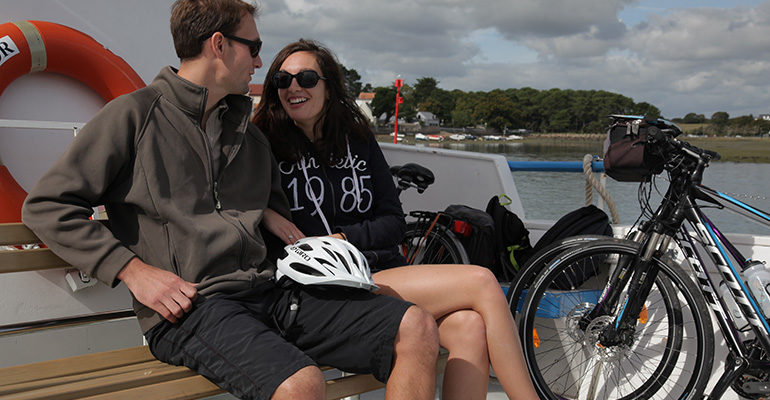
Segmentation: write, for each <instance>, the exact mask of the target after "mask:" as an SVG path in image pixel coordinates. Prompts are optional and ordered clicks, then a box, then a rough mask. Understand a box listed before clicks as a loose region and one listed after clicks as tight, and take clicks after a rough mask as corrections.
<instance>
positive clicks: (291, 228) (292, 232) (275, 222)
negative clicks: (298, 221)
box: [262, 208, 305, 244]
mask: <svg viewBox="0 0 770 400" xmlns="http://www.w3.org/2000/svg"><path fill="white" fill-rule="evenodd" d="M262 223H263V224H264V225H265V228H267V230H268V231H270V232H271V233H272V234H273V235H275V236H278V238H279V239H281V240H283V242H284V243H286V244H293V243H294V242H296V241H297V240H300V239H302V238H304V237H305V234H304V233H302V231H300V230H299V228H297V226H296V225H294V223H292V222H291V221H289V220H288V219H286V218H284V216H283V215H281V214H278V213H277V212H275V211H273V210H271V209H269V208H266V209H265V213H264V215H263V216H262Z"/></svg>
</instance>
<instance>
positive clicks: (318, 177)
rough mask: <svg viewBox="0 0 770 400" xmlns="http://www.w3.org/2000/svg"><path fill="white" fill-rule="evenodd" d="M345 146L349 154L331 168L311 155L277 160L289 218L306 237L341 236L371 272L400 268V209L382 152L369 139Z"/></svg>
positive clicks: (402, 225)
mask: <svg viewBox="0 0 770 400" xmlns="http://www.w3.org/2000/svg"><path fill="white" fill-rule="evenodd" d="M349 144H350V152H349V154H348V155H347V156H346V157H345V158H344V159H343V160H341V161H339V162H337V163H335V164H334V165H331V166H327V165H324V164H323V163H321V162H319V160H318V157H317V156H316V155H314V154H306V155H305V157H304V158H303V159H302V160H300V161H297V162H291V161H285V160H280V159H279V160H278V169H279V170H280V172H281V188H282V189H283V191H284V193H286V197H288V199H289V204H290V207H291V215H292V220H293V221H294V224H296V225H297V227H298V228H299V229H300V230H301V231H302V232H303V233H304V234H305V235H306V236H324V235H328V234H330V233H339V232H342V233H344V234H345V236H346V237H347V240H348V241H349V242H350V243H352V244H353V245H355V246H356V247H358V248H359V249H360V250H361V251H362V252H363V253H364V255H366V258H367V260H368V261H369V265H370V268H371V269H372V271H377V270H381V269H386V268H392V267H396V266H401V265H404V264H405V263H406V259H405V258H404V257H403V256H402V255H401V253H400V252H399V250H398V248H397V245H398V244H399V243H401V241H402V240H403V238H404V232H405V231H406V222H405V220H404V211H403V209H402V208H401V203H400V201H399V199H398V193H397V191H396V187H395V185H394V184H393V178H392V177H391V175H390V169H389V166H388V164H387V162H386V161H385V157H384V156H383V155H382V150H381V149H380V146H379V145H378V144H377V141H376V140H375V139H374V138H373V137H372V138H370V140H368V141H364V140H362V139H359V138H350V142H349ZM314 198H315V199H317V202H315V201H314V200H313V199H314ZM316 203H317V204H316ZM318 207H320V210H321V212H320V213H319V212H318V209H317V208H318ZM324 220H325V221H326V222H324ZM327 226H328V230H327Z"/></svg>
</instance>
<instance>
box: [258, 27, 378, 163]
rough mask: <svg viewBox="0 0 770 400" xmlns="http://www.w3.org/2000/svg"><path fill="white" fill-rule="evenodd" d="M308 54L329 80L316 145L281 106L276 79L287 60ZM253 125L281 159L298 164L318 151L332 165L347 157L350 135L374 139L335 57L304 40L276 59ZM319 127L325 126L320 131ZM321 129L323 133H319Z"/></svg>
mask: <svg viewBox="0 0 770 400" xmlns="http://www.w3.org/2000/svg"><path fill="white" fill-rule="evenodd" d="M300 51H306V52H308V53H311V54H313V56H315V59H316V62H317V63H318V66H319V67H320V68H321V71H320V72H321V75H323V76H324V77H326V80H325V81H323V82H324V83H325V84H326V91H327V94H328V96H327V99H328V100H326V103H325V105H324V109H323V110H322V111H321V113H322V117H321V118H319V119H318V121H317V122H316V126H315V127H314V129H315V130H316V131H319V132H320V133H321V136H320V137H319V138H318V139H317V140H316V143H315V145H314V144H313V143H311V142H310V141H309V140H308V139H307V137H306V136H305V134H304V133H303V132H302V130H301V129H300V128H299V127H298V126H296V125H295V124H294V121H293V120H292V119H291V118H289V115H288V114H286V111H285V110H284V109H283V106H281V100H280V99H279V98H278V88H277V87H276V86H275V84H274V83H273V79H272V77H273V75H274V74H275V73H276V72H278V71H279V70H280V68H281V65H282V64H283V62H284V61H286V59H287V58H288V57H289V56H290V55H292V54H294V53H297V52H300ZM252 122H254V124H255V125H257V126H258V127H259V128H260V129H261V130H262V132H264V133H265V135H266V136H267V138H268V140H270V144H271V146H272V149H273V153H274V154H275V155H276V157H277V158H279V159H283V160H289V161H297V160H299V159H300V158H302V155H304V154H306V153H309V152H311V151H315V153H316V154H317V155H318V157H317V158H318V161H320V162H322V163H325V164H327V165H330V164H332V163H334V162H335V161H337V160H339V159H341V158H343V157H345V155H347V147H346V139H345V138H346V135H350V136H351V137H359V138H362V139H363V140H369V139H370V138H371V137H372V136H373V135H372V131H371V128H370V127H369V122H368V121H367V119H366V117H365V116H364V115H363V114H362V113H361V110H359V108H358V105H356V102H355V100H354V99H353V97H352V96H350V94H349V93H348V91H347V89H346V88H345V81H344V79H343V76H342V68H341V67H340V63H339V62H338V61H337V58H336V57H335V56H334V54H333V53H332V52H331V51H330V50H329V49H327V48H326V47H324V46H323V45H321V44H320V43H318V42H315V41H312V40H306V39H300V40H299V41H297V42H294V43H291V44H289V45H287V46H286V47H284V48H283V49H282V50H281V51H280V52H278V55H277V56H276V57H275V60H274V61H273V64H272V65H270V69H269V70H268V71H267V76H265V84H264V86H263V89H262V100H261V101H260V103H259V106H258V107H257V111H256V113H255V114H254V117H253V118H252ZM318 124H321V125H320V127H319V126H318ZM319 128H320V130H319Z"/></svg>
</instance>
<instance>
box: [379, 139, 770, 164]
mask: <svg viewBox="0 0 770 400" xmlns="http://www.w3.org/2000/svg"><path fill="white" fill-rule="evenodd" d="M605 137H606V135H604V134H575V133H551V134H534V135H530V136H527V137H525V138H524V139H523V142H524V143H532V144H540V143H542V144H544V145H547V144H558V145H559V146H570V145H574V146H583V147H584V146H586V145H588V144H591V143H595V146H594V145H591V147H592V148H595V149H597V150H598V151H601V148H602V142H603V141H604V139H605ZM377 139H378V140H380V141H383V142H389V141H390V142H392V140H393V138H392V137H390V136H387V135H382V136H378V138H377ZM680 139H681V140H683V141H686V142H690V143H691V144H693V145H695V146H698V147H700V148H704V149H709V150H713V151H716V152H717V153H719V154H720V155H721V156H722V161H731V162H752V163H770V138H764V139H762V138H747V137H743V138H734V137H733V138H726V137H680ZM517 142H518V141H517ZM413 143H414V139H413V138H411V137H407V144H413ZM423 143H428V142H423ZM431 143H435V145H438V143H436V142H431ZM460 143H462V142H460ZM490 143H504V142H490Z"/></svg>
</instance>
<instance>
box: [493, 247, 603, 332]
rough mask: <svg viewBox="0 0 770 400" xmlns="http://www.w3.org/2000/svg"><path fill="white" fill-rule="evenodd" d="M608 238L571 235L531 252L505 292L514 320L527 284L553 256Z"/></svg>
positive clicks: (521, 303)
mask: <svg viewBox="0 0 770 400" xmlns="http://www.w3.org/2000/svg"><path fill="white" fill-rule="evenodd" d="M609 238H610V237H609V236H601V235H580V236H571V237H567V238H563V239H561V240H557V241H555V242H553V243H551V244H549V245H548V246H546V247H544V248H543V249H542V250H540V251H538V252H537V253H535V254H533V255H532V257H530V258H529V259H528V260H527V262H526V263H524V265H522V267H521V269H520V270H519V273H518V274H516V277H515V278H514V279H515V280H514V281H511V283H510V286H509V288H508V293H506V298H507V300H508V307H510V309H511V313H512V314H513V317H514V318H515V319H516V321H518V320H519V319H518V313H519V312H520V310H521V306H522V305H523V304H524V296H525V295H526V290H527V289H529V286H530V285H531V284H532V283H533V282H534V281H535V279H536V278H537V275H538V274H539V273H540V272H542V271H543V270H544V269H545V267H546V265H547V264H548V263H549V262H550V261H551V260H553V258H554V257H555V256H557V255H559V254H561V253H563V252H564V251H566V250H569V249H572V248H574V247H577V246H581V245H584V244H586V243H591V242H595V241H597V240H599V239H609Z"/></svg>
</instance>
